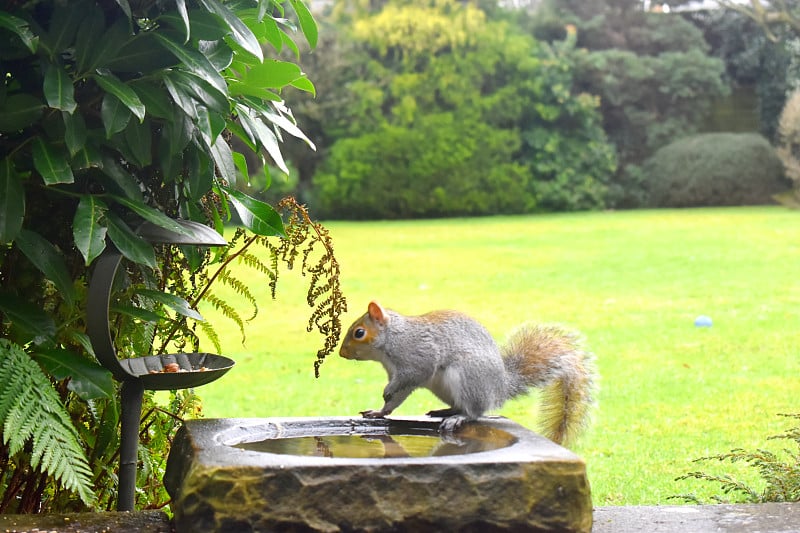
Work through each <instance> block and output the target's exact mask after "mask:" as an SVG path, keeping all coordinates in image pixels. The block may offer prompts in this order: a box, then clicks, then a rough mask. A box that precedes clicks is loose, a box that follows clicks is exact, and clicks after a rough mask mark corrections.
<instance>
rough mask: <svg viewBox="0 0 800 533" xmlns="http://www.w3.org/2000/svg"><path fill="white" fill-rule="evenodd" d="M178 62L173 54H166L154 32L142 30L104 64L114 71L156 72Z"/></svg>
mask: <svg viewBox="0 0 800 533" xmlns="http://www.w3.org/2000/svg"><path fill="white" fill-rule="evenodd" d="M176 63H177V61H176V60H175V57H174V56H173V55H172V54H165V53H164V48H163V47H162V46H161V45H160V44H158V41H157V40H156V38H155V36H154V32H140V33H138V34H137V35H136V36H135V37H133V38H132V39H130V40H129V41H128V42H127V43H126V44H125V45H124V46H123V47H122V48H121V49H120V50H119V51H118V52H117V54H116V56H114V57H109V58H108V60H107V61H105V62H104V63H103V65H102V66H104V67H106V68H108V69H109V70H111V71H112V72H132V73H138V72H155V71H158V70H160V69H163V68H167V67H171V66H174V65H175V64H176Z"/></svg>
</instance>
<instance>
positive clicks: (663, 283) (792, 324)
mask: <svg viewBox="0 0 800 533" xmlns="http://www.w3.org/2000/svg"><path fill="white" fill-rule="evenodd" d="M327 226H328V227H329V228H330V230H331V233H332V235H333V237H334V240H335V244H336V253H337V256H338V258H339V261H340V262H341V265H342V283H343V289H344V291H345V294H346V296H347V298H348V301H349V307H350V311H349V313H348V314H347V316H346V318H345V321H346V324H345V327H347V325H349V323H350V321H352V320H353V319H354V318H356V317H357V316H358V315H360V314H361V313H363V312H364V310H365V309H366V305H367V303H368V301H369V300H370V299H377V300H379V301H380V302H381V303H382V304H384V305H386V306H388V307H391V308H394V309H396V310H398V311H400V312H404V313H408V314H416V313H422V312H425V311H428V310H431V309H436V308H454V309H459V310H462V311H465V312H467V313H469V314H471V315H472V316H474V317H475V318H477V319H478V320H480V321H481V322H483V323H484V324H485V325H486V326H487V327H488V328H489V329H490V331H492V332H493V333H494V334H495V335H496V337H497V338H498V339H499V340H502V339H503V337H504V335H505V334H506V333H507V332H508V331H510V330H511V329H512V328H513V327H514V326H515V325H516V324H518V323H521V322H524V321H543V322H558V323H563V324H567V325H569V326H572V327H574V328H577V329H579V330H581V331H582V332H583V333H584V334H585V336H586V337H587V339H588V342H589V344H590V346H591V347H592V349H593V350H594V352H595V353H596V354H597V360H598V366H599V369H600V373H601V391H600V394H599V399H600V402H599V408H598V409H597V411H596V420H595V423H594V425H593V428H592V429H591V431H590V432H589V433H588V434H587V435H586V436H585V437H584V438H583V439H582V440H581V441H580V442H579V443H578V445H577V446H576V447H575V451H576V452H577V453H579V454H580V455H581V456H583V457H584V458H585V459H586V461H587V463H588V469H589V477H590V481H591V483H592V488H593V494H594V502H595V504H596V505H635V504H664V503H676V502H675V501H674V500H668V498H669V497H670V496H673V495H676V494H683V493H688V492H693V493H696V494H698V495H699V496H701V497H708V496H709V495H710V494H713V493H716V492H717V488H716V487H715V486H711V485H708V484H703V483H699V482H696V481H680V482H676V481H674V479H675V478H676V477H677V476H679V475H681V474H684V473H686V472H688V471H691V470H696V469H698V468H701V469H704V470H706V471H718V470H715V465H708V466H701V467H698V465H695V464H693V463H692V462H691V460H692V459H694V458H697V457H700V456H703V455H708V454H715V453H721V452H726V451H728V450H730V449H731V448H734V447H737V446H742V447H746V448H755V447H759V446H763V443H764V438H765V437H766V436H768V435H774V434H777V433H780V432H782V431H783V430H785V429H787V424H788V422H787V421H786V420H784V419H782V418H780V417H777V416H776V414H777V413H791V412H800V405H798V398H800V379H798V377H799V374H800V373H799V372H798V370H800V357H798V346H799V345H800V342H799V341H800V331H799V330H798V327H797V326H798V313H799V312H800V283H798V282H797V275H796V272H797V269H798V265H799V264H800V213H797V212H792V211H788V210H785V209H783V208H778V207H774V208H734V209H699V210H663V211H634V212H607V213H579V214H562V215H543V216H530V217H496V218H479V219H456V220H429V221H409V222H370V223H340V222H337V223H330V224H327ZM242 268H243V269H244V268H245V267H242ZM242 275H243V276H245V277H247V278H248V279H253V277H254V276H255V275H256V274H254V273H251V272H244V271H243V273H242ZM303 282H304V280H303V279H302V278H300V277H299V276H297V275H296V273H294V272H288V273H285V274H284V276H283V279H282V280H281V284H280V286H279V293H278V299H277V300H276V301H271V300H270V299H269V293H268V288H267V283H266V281H264V282H262V283H260V285H261V286H260V287H259V288H258V294H257V295H258V298H259V300H260V302H261V303H260V313H259V315H258V317H257V319H256V320H254V321H253V322H252V323H251V324H250V327H249V329H248V336H247V340H246V343H245V345H244V346H242V343H241V337H240V335H239V333H238V331H237V328H236V327H235V326H233V325H232V324H231V325H229V323H227V322H226V321H225V319H222V318H220V317H218V316H215V313H214V312H213V311H212V310H210V309H205V308H201V311H202V312H203V313H204V315H205V316H206V317H207V318H208V319H210V320H212V321H213V322H214V323H215V324H216V325H217V329H218V330H219V331H220V333H222V334H223V335H222V337H223V346H225V347H226V350H225V355H228V356H230V357H232V358H233V359H235V360H236V362H237V365H236V367H235V368H234V369H233V370H232V371H231V372H230V373H229V374H227V375H226V376H225V377H224V378H223V379H221V380H219V381H217V382H215V383H213V384H210V385H207V386H205V387H202V388H201V389H199V390H198V392H199V393H200V395H201V397H202V398H203V399H204V414H205V416H206V417H266V416H306V415H308V416H311V415H355V414H357V413H358V411H359V410H363V409H367V408H377V407H379V406H380V405H381V391H382V389H383V386H384V385H385V380H386V378H385V375H384V373H383V370H382V369H381V368H380V366H379V365H378V364H377V363H356V362H351V361H345V360H344V359H341V358H339V357H338V356H335V355H331V356H329V358H328V359H327V360H326V362H325V364H324V365H323V366H322V368H321V371H322V376H321V377H320V379H318V380H315V379H314V376H313V361H314V354H315V352H316V350H317V348H318V346H319V345H320V339H319V337H318V336H316V335H315V334H309V333H307V332H306V331H305V324H306V319H307V316H308V309H307V308H305V307H304V305H305V298H304V295H305V289H304V287H303ZM230 298H231V300H232V301H233V300H235V298H236V297H235V296H233V294H232V293H231V295H230ZM242 305H245V304H242ZM246 314H249V313H247V312H246ZM701 314H705V315H709V316H711V317H712V318H713V320H714V325H713V327H711V328H697V327H695V326H694V319H695V317H696V316H698V315H701ZM437 406H439V404H438V403H437V402H436V400H435V399H434V398H433V397H432V396H431V395H429V394H428V393H427V392H424V391H421V392H417V393H415V394H414V395H412V397H411V398H410V399H409V400H408V401H407V402H406V403H405V404H404V405H403V406H402V407H401V408H400V409H399V410H398V411H397V414H407V415H417V414H421V413H424V412H425V411H427V410H429V409H431V408H434V407H437ZM500 414H503V415H506V416H509V417H511V418H513V419H514V420H516V421H518V422H521V423H522V424H525V425H528V426H534V425H535V420H536V398H535V396H533V397H531V398H526V399H522V400H516V401H514V402H512V403H510V404H508V405H506V407H505V408H504V409H503V410H502V411H501V412H500ZM747 474H748V473H747V472H745V473H744V475H747Z"/></svg>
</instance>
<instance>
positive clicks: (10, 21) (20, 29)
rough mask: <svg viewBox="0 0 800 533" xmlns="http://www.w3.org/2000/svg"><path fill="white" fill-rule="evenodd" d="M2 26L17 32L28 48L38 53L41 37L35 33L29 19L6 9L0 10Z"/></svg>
mask: <svg viewBox="0 0 800 533" xmlns="http://www.w3.org/2000/svg"><path fill="white" fill-rule="evenodd" d="M0 28H6V29H7V30H10V31H11V32H13V33H15V34H16V35H17V37H19V39H20V41H22V44H24V45H25V47H26V48H27V49H28V50H30V51H31V52H32V53H36V47H37V45H38V44H39V37H37V36H36V35H34V34H33V32H32V31H31V29H30V27H29V26H28V23H27V21H25V20H23V19H21V18H19V17H15V16H14V15H11V14H10V13H6V12H5V11H0Z"/></svg>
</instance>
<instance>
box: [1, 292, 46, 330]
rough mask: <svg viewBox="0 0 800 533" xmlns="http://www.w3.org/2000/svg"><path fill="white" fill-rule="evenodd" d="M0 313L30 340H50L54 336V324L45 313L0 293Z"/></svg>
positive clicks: (18, 299)
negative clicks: (27, 335) (29, 336)
mask: <svg viewBox="0 0 800 533" xmlns="http://www.w3.org/2000/svg"><path fill="white" fill-rule="evenodd" d="M0 311H2V312H3V313H4V314H5V315H6V319H7V320H9V321H10V322H12V323H13V324H14V325H15V326H16V327H18V328H20V329H21V330H23V331H26V332H27V333H30V335H31V338H36V339H43V338H52V337H53V336H54V335H55V334H56V324H55V322H53V319H52V318H51V317H50V316H49V315H48V314H47V313H46V312H44V311H43V310H42V309H40V308H39V307H37V306H35V305H33V304H31V303H28V302H26V301H24V300H21V299H20V298H17V297H16V296H12V295H10V294H8V293H2V292H0Z"/></svg>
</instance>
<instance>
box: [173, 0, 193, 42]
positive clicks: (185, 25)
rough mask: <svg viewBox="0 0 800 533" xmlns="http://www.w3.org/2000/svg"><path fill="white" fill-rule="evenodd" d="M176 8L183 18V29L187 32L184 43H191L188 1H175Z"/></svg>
mask: <svg viewBox="0 0 800 533" xmlns="http://www.w3.org/2000/svg"><path fill="white" fill-rule="evenodd" d="M175 7H176V8H178V14H179V15H180V17H181V22H183V29H184V30H185V34H186V39H184V41H183V42H184V43H188V42H189V38H190V37H191V32H192V30H191V24H190V23H189V13H188V12H187V11H186V0H175Z"/></svg>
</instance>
